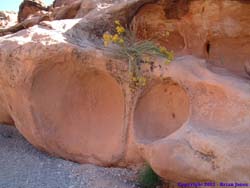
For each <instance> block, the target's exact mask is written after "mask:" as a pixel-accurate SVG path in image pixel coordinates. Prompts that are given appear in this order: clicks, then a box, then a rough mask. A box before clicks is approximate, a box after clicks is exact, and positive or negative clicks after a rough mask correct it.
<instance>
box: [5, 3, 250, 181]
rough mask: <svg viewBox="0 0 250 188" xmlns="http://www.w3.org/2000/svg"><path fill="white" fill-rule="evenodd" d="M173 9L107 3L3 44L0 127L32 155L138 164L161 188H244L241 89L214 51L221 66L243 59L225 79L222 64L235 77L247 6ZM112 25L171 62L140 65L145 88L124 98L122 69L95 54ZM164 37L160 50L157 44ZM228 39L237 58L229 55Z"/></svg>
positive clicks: (246, 95) (247, 91)
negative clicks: (222, 187)
mask: <svg viewBox="0 0 250 188" xmlns="http://www.w3.org/2000/svg"><path fill="white" fill-rule="evenodd" d="M89 2H90V1H89ZM171 2H172V3H171ZM171 2H170V1H162V2H161V1H160V2H158V3H157V2H156V1H154V0H142V1H139V0H130V1H126V2H125V1H123V2H118V1H116V3H114V4H112V3H110V4H108V3H107V4H108V5H107V6H106V7H102V8H101V9H100V6H99V7H98V6H96V7H95V6H93V7H92V6H87V5H86V4H84V2H81V1H76V2H74V5H68V6H67V5H66V6H64V7H63V9H61V8H60V7H59V8H58V9H57V10H58V11H59V10H60V11H61V10H66V9H67V8H69V7H71V8H72V7H75V8H76V5H77V7H78V8H79V11H82V10H83V7H84V5H86V6H85V8H86V7H87V8H86V9H85V10H86V12H85V13H84V12H81V14H82V13H83V14H82V17H83V18H82V19H68V20H56V21H43V22H37V23H38V25H35V26H33V27H30V28H28V29H23V30H21V31H19V32H17V33H15V34H11V35H6V36H3V37H1V38H0V91H1V92H0V101H2V103H1V106H0V107H1V110H0V122H6V121H10V120H13V121H14V122H15V126H16V127H17V129H18V130H19V131H20V132H21V133H22V135H24V137H25V138H26V139H27V140H28V141H29V142H30V143H32V144H33V145H34V146H36V147H37V148H39V149H41V150H44V151H47V152H49V153H51V154H54V155H56V156H60V157H63V158H65V159H70V160H73V161H77V162H80V163H93V164H98V165H102V166H129V165H133V164H138V163H142V162H144V161H147V162H148V163H149V164H150V165H151V166H152V168H153V169H154V170H155V171H156V172H157V173H158V174H159V175H160V176H161V177H163V178H164V179H166V180H172V181H180V180H183V181H207V180H210V181H232V180H233V181H239V182H248V181H250V179H249V170H250V160H249V157H248V156H249V151H248V150H247V149H246V148H247V147H248V145H249V143H250V140H249V138H250V136H249V135H250V130H249V126H248V125H249V123H250V102H249V101H250V85H249V84H250V83H249V80H248V79H246V78H244V77H241V76H238V75H235V74H234V73H231V72H229V71H228V70H226V69H224V68H218V67H217V66H215V65H214V64H216V62H217V60H218V59H216V58H214V59H213V57H215V56H213V54H214V53H217V52H219V51H220V50H221V56H223V57H226V58H228V57H233V56H235V57H238V56H242V59H241V58H239V59H238V60H237V61H236V60H235V64H234V66H235V67H236V68H235V69H234V68H233V69H231V68H230V66H229V65H230V61H231V59H229V60H228V61H226V62H227V63H225V67H227V68H228V69H230V70H233V71H235V72H237V70H236V69H239V70H240V69H242V65H243V64H244V60H245V59H247V57H248V56H249V53H248V52H246V51H244V50H242V48H244V49H245V50H246V49H248V44H247V43H246V41H248V39H249V35H248V32H247V31H248V26H249V19H248V17H247V16H246V14H247V13H246V12H247V9H248V8H249V3H244V2H242V1H226V0H225V1H221V3H218V1H213V0H211V1H206V2H210V4H209V3H206V2H204V1H190V2H189V1H175V3H174V2H173V1H171ZM90 3H91V2H90ZM166 3H167V4H166ZM233 5H234V6H233ZM88 7H91V8H90V9H88ZM173 7H174V8H173ZM176 7H177V8H179V9H176ZM71 10H75V12H74V14H75V16H76V17H77V14H78V13H79V11H76V9H73V8H72V9H71ZM173 10H175V12H171V11H173ZM240 12H241V14H240ZM54 13H56V12H54ZM57 13H58V12H57ZM54 15H55V14H54ZM57 15H60V14H57ZM61 15H64V16H65V14H61ZM66 15H67V14H66ZM70 15H71V14H70ZM72 15H73V14H72ZM72 15H71V16H72ZM80 17H81V16H80ZM60 18H63V16H61V17H60V16H58V18H57V19H60ZM205 18H206V19H205ZM52 19H55V17H53V16H52ZM225 19H229V20H230V19H233V21H234V22H231V21H232V20H231V21H230V23H229V22H227V21H225ZM114 20H121V22H122V23H123V24H127V25H129V24H130V23H131V21H132V23H131V26H132V27H133V29H134V31H136V32H137V34H138V36H139V37H141V38H152V37H151V36H152V34H157V35H159V36H160V38H158V39H157V40H156V41H158V42H159V43H161V44H162V45H166V46H167V47H169V48H172V50H174V51H176V54H177V56H179V57H176V59H175V60H174V61H173V62H172V63H171V64H170V65H166V64H164V62H163V60H162V59H160V58H159V59H158V58H156V59H155V61H154V62H153V66H152V67H148V65H144V66H142V67H141V70H143V74H145V75H146V76H147V77H148V78H149V79H148V83H147V85H146V86H145V88H142V89H140V88H137V89H136V90H135V91H133V92H132V91H131V89H130V88H129V83H128V82H129V75H128V64H127V62H125V61H124V60H122V59H115V58H114V57H113V56H111V54H110V53H109V52H108V51H106V50H105V48H103V45H102V43H103V41H102V34H103V33H104V32H105V31H112V29H113V27H114V24H113V23H114ZM214 22H215V23H216V24H215V23H214ZM222 22H223V23H222ZM232 23H234V24H237V25H238V26H239V28H240V29H238V30H234V29H235V27H231V26H234V24H233V25H232ZM166 31H170V36H169V38H168V41H166V38H161V37H162V36H161V33H164V32H166ZM212 39H213V40H214V42H211V41H213V40H212ZM235 39H239V40H238V42H239V43H238V44H240V46H241V47H242V48H234V51H235V52H234V53H231V52H230V53H229V51H228V50H229V48H230V47H231V46H230V45H229V44H231V43H234V40H235ZM243 39H244V40H243ZM224 40H226V41H228V42H229V43H225V44H227V45H222V44H224V43H220V41H224ZM208 41H209V42H208ZM210 42H211V43H210ZM216 42H218V44H219V43H220V45H221V48H219V47H218V48H216V45H215V43H216ZM170 44H171V46H170ZM213 48H214V49H213ZM225 49H226V50H225ZM213 50H214V51H213ZM208 52H209V54H208ZM212 52H214V53H212ZM224 52H225V53H224ZM245 52H246V53H245ZM189 53H191V54H193V56H187V55H186V54H189ZM183 55H185V56H183ZM195 56H196V57H195ZM197 56H198V57H199V58H198V57H197ZM213 60H215V61H213ZM212 62H214V63H212ZM245 68H246V67H245Z"/></svg>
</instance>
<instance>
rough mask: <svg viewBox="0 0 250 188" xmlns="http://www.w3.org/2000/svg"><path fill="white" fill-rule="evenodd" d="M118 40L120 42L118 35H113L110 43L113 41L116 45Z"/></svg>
mask: <svg viewBox="0 0 250 188" xmlns="http://www.w3.org/2000/svg"><path fill="white" fill-rule="evenodd" d="M119 40H120V38H119V35H118V34H115V35H114V36H113V37H112V41H113V42H114V43H117V42H118V41H119Z"/></svg>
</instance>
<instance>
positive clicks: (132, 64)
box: [103, 20, 174, 87]
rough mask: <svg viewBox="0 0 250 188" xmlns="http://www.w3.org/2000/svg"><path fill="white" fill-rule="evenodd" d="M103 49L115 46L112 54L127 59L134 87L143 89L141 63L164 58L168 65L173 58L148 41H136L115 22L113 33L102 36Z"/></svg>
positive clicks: (169, 53) (166, 51)
mask: <svg viewBox="0 0 250 188" xmlns="http://www.w3.org/2000/svg"><path fill="white" fill-rule="evenodd" d="M103 41H104V46H105V47H110V46H111V45H113V46H114V45H115V48H114V52H115V53H116V55H118V56H119V57H121V58H125V59H127V61H128V63H129V74H130V76H131V81H132V83H133V84H134V85H135V86H139V87H143V86H145V85H146V81H147V80H146V78H145V77H144V76H143V75H142V73H141V71H140V65H141V63H151V62H152V61H151V58H152V57H153V56H161V57H164V58H166V61H165V63H166V64H169V63H170V62H171V61H172V60H173V58H174V55H173V52H170V51H168V50H167V49H166V48H165V47H162V46H158V45H156V44H155V43H154V42H152V41H150V40H137V39H136V38H135V36H134V34H133V33H132V32H131V31H130V30H126V29H125V28H124V27H123V26H122V25H121V23H120V21H118V20H117V21H115V33H114V34H113V35H112V34H110V33H107V32H106V33H104V34H103Z"/></svg>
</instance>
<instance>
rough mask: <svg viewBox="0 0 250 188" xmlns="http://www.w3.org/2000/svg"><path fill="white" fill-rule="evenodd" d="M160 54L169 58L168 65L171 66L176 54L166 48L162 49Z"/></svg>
mask: <svg viewBox="0 0 250 188" xmlns="http://www.w3.org/2000/svg"><path fill="white" fill-rule="evenodd" d="M160 52H161V53H162V54H164V55H165V56H166V57H167V60H166V62H165V63H166V64H169V63H170V62H171V61H172V60H173V59H174V53H173V52H169V51H168V50H167V49H166V48H165V47H162V46H161V47H160Z"/></svg>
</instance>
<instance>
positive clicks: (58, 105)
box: [32, 64, 124, 162]
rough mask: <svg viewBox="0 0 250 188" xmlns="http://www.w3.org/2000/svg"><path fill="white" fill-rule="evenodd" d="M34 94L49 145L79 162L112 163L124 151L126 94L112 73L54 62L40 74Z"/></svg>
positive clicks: (39, 126) (36, 114)
mask: <svg viewBox="0 0 250 188" xmlns="http://www.w3.org/2000/svg"><path fill="white" fill-rule="evenodd" d="M32 99H33V111H34V112H33V113H34V119H35V122H36V126H37V129H38V132H39V133H40V136H41V137H42V139H43V142H44V143H43V145H44V147H45V149H46V150H48V151H50V152H52V153H55V154H57V155H60V156H62V157H66V158H69V159H71V160H76V161H79V162H90V161H94V162H95V161H99V162H100V161H102V162H110V161H113V160H115V159H116V157H117V156H119V155H120V154H121V152H122V149H123V147H122V144H123V143H122V141H123V140H122V139H123V114H124V97H123V93H122V90H121V88H120V87H119V85H118V84H117V82H116V81H115V80H114V79H113V78H112V77H111V76H109V75H108V74H106V73H104V72H101V71H97V70H88V71H85V72H83V71H82V70H77V69H76V68H73V67H70V66H67V65H66V64H63V65H57V66H54V67H53V68H52V67H50V68H49V69H46V70H44V71H40V72H39V73H38V74H37V75H36V78H35V81H34V83H33V90H32Z"/></svg>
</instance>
